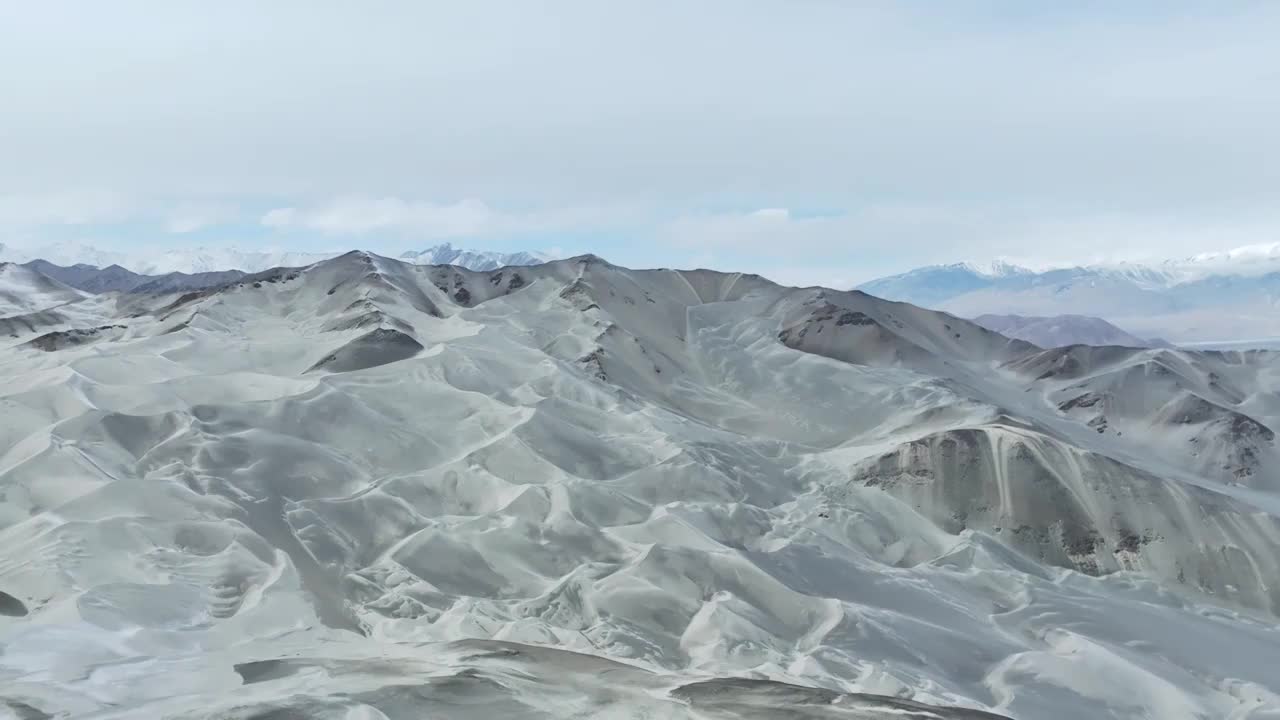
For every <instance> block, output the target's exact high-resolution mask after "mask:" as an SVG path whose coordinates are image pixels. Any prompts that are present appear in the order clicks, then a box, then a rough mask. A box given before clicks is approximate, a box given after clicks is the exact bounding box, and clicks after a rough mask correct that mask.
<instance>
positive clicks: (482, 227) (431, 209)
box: [261, 196, 633, 240]
mask: <svg viewBox="0 0 1280 720" xmlns="http://www.w3.org/2000/svg"><path fill="white" fill-rule="evenodd" d="M628 217H633V216H632V215H630V211H629V210H627V209H626V208H620V207H615V208H603V207H602V208H552V209H538V210H530V211H518V212H517V211H498V210H495V209H493V208H491V207H490V206H489V205H487V204H485V203H484V202H482V201H480V200H475V199H467V200H460V201H458V202H454V203H433V202H427V201H421V200H405V199H402V198H399V197H381V198H372V197H365V196H343V197H338V198H335V199H333V200H330V201H327V202H322V203H318V204H314V205H309V206H305V207H281V208H275V209H273V210H270V211H268V212H267V213H266V214H264V215H263V216H262V221H261V222H262V224H263V225H264V226H266V227H269V228H274V229H277V230H310V231H314V232H319V233H323V234H326V235H348V236H360V235H369V234H392V235H405V236H412V237H414V238H416V239H427V240H429V239H436V238H439V239H448V238H470V237H482V236H490V237H492V236H513V235H516V236H518V235H522V234H534V233H548V232H556V231H583V230H589V229H592V228H600V227H606V226H609V225H612V224H617V223H621V222H625V221H626V220H627V219H628Z"/></svg>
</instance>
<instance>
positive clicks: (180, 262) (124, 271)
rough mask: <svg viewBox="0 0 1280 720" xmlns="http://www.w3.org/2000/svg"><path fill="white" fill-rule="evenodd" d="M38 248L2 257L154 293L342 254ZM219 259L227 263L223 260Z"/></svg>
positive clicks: (441, 257) (495, 262)
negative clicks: (129, 253) (157, 254)
mask: <svg viewBox="0 0 1280 720" xmlns="http://www.w3.org/2000/svg"><path fill="white" fill-rule="evenodd" d="M32 252H44V251H43V250H42V251H22V252H18V251H14V250H13V249H12V248H6V247H4V246H3V245H0V261H9V262H13V263H16V264H21V265H24V266H26V267H28V268H31V269H33V270H36V271H38V272H39V273H40V274H42V275H45V276H47V277H49V278H52V279H54V280H57V281H58V282H60V283H62V284H64V285H67V286H69V287H71V288H75V289H77V290H82V291H85V292H89V293H105V292H129V293H150V294H162V293H171V292H190V291H193V290H203V289H205V288H210V287H217V286H219V285H225V284H226V283H229V282H233V281H235V280H238V279H240V278H241V277H244V276H245V275H248V274H250V273H256V272H262V271H264V270H267V269H270V268H273V267H302V266H306V265H310V264H313V263H315V262H319V261H320V260H324V259H328V258H329V257H332V256H334V255H337V254H339V253H334V254H333V255H328V254H312V253H295V252H287V253H277V252H240V251H237V250H217V251H206V250H192V251H190V252H188V253H186V254H185V255H181V256H180V255H179V254H178V251H174V254H173V255H168V256H164V257H162V258H161V259H160V260H159V261H154V262H153V261H147V260H141V259H134V260H132V261H129V262H130V264H131V267H132V268H139V267H142V268H152V267H175V266H177V267H183V268H187V269H186V270H169V271H166V272H139V271H136V270H135V269H131V267H125V266H123V265H121V264H118V263H115V262H112V263H110V264H108V265H95V264H92V263H89V262H76V263H72V264H68V265H62V264H58V263H56V262H53V261H50V260H49V259H48V258H46V257H38V258H34V259H26V256H27V255H30V254H31V253H32ZM49 253H50V254H51V255H52V256H54V257H61V258H66V257H84V258H88V259H91V260H99V261H101V260H104V259H106V258H109V257H118V256H119V254H118V253H102V252H99V251H96V250H93V249H91V248H90V249H84V248H79V249H77V248H72V247H70V246H68V247H63V248H53V249H51V250H49ZM401 259H402V260H403V261H404V262H409V263H413V264H415V265H455V266H458V267H464V268H467V269H468V270H476V271H488V270H495V269H497V268H500V267H507V266H515V265H537V264H539V263H543V262H546V261H547V260H549V259H550V258H548V257H547V256H545V255H542V254H539V253H532V252H516V253H499V252H476V251H472V250H463V249H461V248H455V247H453V246H452V245H449V244H448V243H445V244H443V245H436V246H434V247H430V248H427V249H426V250H420V251H411V252H406V253H404V254H403V255H401ZM216 263H225V264H223V265H220V266H219V265H217V264H216ZM199 268H205V269H199ZM211 268H217V269H211Z"/></svg>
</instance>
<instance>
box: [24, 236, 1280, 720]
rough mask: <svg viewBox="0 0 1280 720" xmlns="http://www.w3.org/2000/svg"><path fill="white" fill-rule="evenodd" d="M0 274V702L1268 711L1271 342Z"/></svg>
mask: <svg viewBox="0 0 1280 720" xmlns="http://www.w3.org/2000/svg"><path fill="white" fill-rule="evenodd" d="M21 270H23V269H15V268H14V267H13V266H6V268H5V275H4V276H3V279H4V284H3V285H2V286H0V291H2V293H3V294H2V297H3V302H4V303H5V305H4V308H5V311H4V312H5V313H6V314H7V316H6V317H10V316H18V315H21V316H23V317H24V318H28V319H34V320H33V321H31V322H27V321H25V320H24V321H23V322H22V323H18V322H10V323H9V324H8V325H5V326H4V327H5V328H6V329H8V330H9V331H10V332H8V333H7V334H5V335H4V336H3V337H0V717H5V716H6V713H7V714H8V716H12V717H16V718H44V717H76V718H81V717H84V718H126V717H144V718H156V717H173V718H228V719H229V718H241V719H244V720H248V719H249V718H256V719H257V720H265V719H267V718H271V719H272V720H283V719H286V718H343V719H345V720H373V719H380V718H393V719H397V718H418V717H473V718H489V717H535V718H537V717H555V718H568V717H606V718H666V717H687V718H729V717H751V716H758V717H770V718H775V717H794V718H863V719H868V718H894V719H895V720H902V719H904V718H956V719H960V718H971V719H974V720H977V719H979V718H992V717H1010V718H1018V719H1019V720H1034V719H1041V718H1043V719H1049V718H1061V719H1067V718H1070V719H1073V720H1074V719H1076V718H1084V717H1088V718H1134V719H1137V718H1160V719H1161V720H1209V719H1214V720H1216V719H1219V718H1231V719H1233V720H1244V719H1252V720H1263V719H1275V718H1280V675H1278V674H1277V673H1276V671H1275V669H1276V668H1277V667H1280V630H1278V629H1277V624H1276V623H1277V620H1276V617H1277V613H1278V612H1280V586H1277V584H1276V582H1275V578H1277V577H1280V522H1278V521H1277V516H1280V462H1277V460H1280V458H1277V457H1276V450H1275V439H1274V433H1273V432H1272V431H1271V428H1272V427H1276V426H1277V425H1278V424H1280V396H1277V394H1276V388H1277V380H1278V379H1280V361H1278V360H1277V357H1276V356H1274V355H1272V354H1269V353H1258V352H1255V353H1208V352H1187V351H1170V350H1134V349H1120V348H1084V347H1075V348H1059V349H1055V350H1045V351H1042V350H1040V349H1039V348H1036V347H1034V346H1031V345H1028V344H1026V343H1022V342H1016V341H1010V340H1007V339H1006V338H1003V337H1002V336H999V335H997V334H994V333H991V332H989V331H987V330H984V329H982V328H980V327H978V326H976V325H973V324H971V323H968V322H966V321H963V320H960V319H957V318H954V317H951V316H948V315H945V314H939V313H933V312H929V311H925V310H920V309H918V308H914V307H911V306H908V305H902V304H897V303H889V302H884V301H880V300H877V299H875V298H872V297H869V296H866V295H862V294H860V293H840V292H834V291H823V290H819V289H803V290H800V289H789V288H780V287H778V286H775V285H773V284H771V283H769V282H768V281H766V280H764V279H761V278H759V277H754V276H743V275H734V274H721V273H711V272H702V271H698V272H672V271H631V270H626V269H623V268H617V267H614V266H610V265H608V264H607V263H604V262H602V261H600V260H598V259H594V258H589V257H588V258H576V259H572V260H566V261H559V262H555V263H550V264H547V265H543V266H538V267H529V268H525V267H522V268H506V269H503V270H498V271H491V272H483V273H477V272H470V271H465V270H459V269H456V268H448V267H440V268H437V267H422V266H412V265H406V264H402V263H399V262H396V261H392V260H388V259H385V258H377V257H374V256H369V255H365V254H360V253H354V254H349V255H345V256H342V257H339V258H336V259H333V260H328V261H325V262H322V263H320V264H317V265H314V266H311V267H309V268H307V269H303V270H291V271H282V272H277V273H267V274H265V275H264V276H262V277H257V278H251V279H249V280H248V281H246V282H242V283H239V284H237V285H234V286H231V287H228V288H226V289H223V290H219V291H216V292H206V293H195V294H192V295H189V296H167V297H145V298H139V297H116V296H110V295H107V296H92V297H90V296H84V295H83V294H80V293H76V292H75V291H71V292H70V293H68V292H67V290H66V289H65V288H64V287H59V286H58V285H56V284H54V285H50V284H48V283H46V282H44V280H42V279H41V278H39V277H32V276H30V275H29V274H27V275H24V274H23V272H21ZM3 322H5V319H2V318H0V323H3Z"/></svg>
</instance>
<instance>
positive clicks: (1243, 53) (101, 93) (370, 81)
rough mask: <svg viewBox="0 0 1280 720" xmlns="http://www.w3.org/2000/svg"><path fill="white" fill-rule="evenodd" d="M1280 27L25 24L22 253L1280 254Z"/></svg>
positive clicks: (1150, 14) (20, 133) (48, 8)
mask: <svg viewBox="0 0 1280 720" xmlns="http://www.w3.org/2000/svg"><path fill="white" fill-rule="evenodd" d="M1277 38H1280V3H1275V2H1260V3H1245V2H1238V3H1236V2H1232V3H1228V2H1204V3H1178V2H1171V1H1170V2H1141V1H1137V0H1135V1H1134V2H1117V3H1113V2H1070V3H1059V2H1049V1H1048V0H1045V1H1044V2H1027V1H1019V2H995V1H988V2H977V1H974V2H966V1H964V0H955V1H952V2H946V3H932V2H912V3H908V2H901V3H887V2H886V3H876V2H852V1H842V0H776V1H774V0H735V1H732V2H730V1H728V0H725V1H718V0H682V1H680V2H667V1H666V0H646V1H645V2H622V1H621V0H619V1H616V2H610V1H607V0H592V1H586V0H584V1H581V2H577V1H563V2H560V1H557V0H547V1H546V2H527V1H516V0H512V1H511V2H490V1H488V0H458V1H457V2H450V3H445V2H426V1H421V2H407V1H406V2H379V1H377V0H363V1H362V2H343V3H338V2H324V1H322V0H315V1H311V2H295V1H293V0H270V1H264V0H254V1H252V2H240V1H239V0H221V1H219V2H204V1H202V2H182V1H176V0H167V1H165V2H151V1H148V2H128V1H127V0H114V1H113V2H97V1H93V2H89V1H86V2H59V1H58V0H41V1H40V2H26V1H23V2H17V1H15V0H0V242H3V243H9V244H15V245H24V244H25V245H37V244H42V243H47V242H59V241H78V242H87V243H92V244H96V245H100V246H103V247H110V248H125V247H139V248H141V247H170V246H178V245H192V246H195V245H238V246H241V247H252V246H256V245H261V246H271V247H288V248H295V249H300V250H306V249H315V250H327V249H336V248H350V247H364V248H368V249H372V250H375V251H381V252H388V253H391V252H396V251H399V250H403V249H407V248H410V247H424V246H427V245H431V244H435V243H437V242H441V241H452V242H454V243H455V244H458V245H463V246H467V247H474V248H482V249H500V250H515V249H543V250H546V249H557V250H559V251H560V252H564V253H577V252H583V251H592V252H595V253H597V254H600V255H603V256H605V257H607V258H609V259H611V260H613V261H615V262H618V263H621V264H626V265H632V266H692V265H704V266H706V265H710V266H714V267H719V268H722V269H727V270H748V271H756V272H763V273H765V274H766V275H770V276H772V277H775V278H776V279H779V280H782V281H787V282H797V283H799V282H806V283H807V282H815V283H823V284H831V285H847V284H850V283H852V282H856V281H860V280H865V279H869V278H870V277H873V276H877V275H882V274H886V273H890V272H896V271H900V270H904V269H908V268H910V267H913V266H916V265H921V264H925V263H933V262H950V261H956V260H977V261H982V260H989V259H991V258H994V257H997V256H1000V257H1006V258H1010V259H1013V260H1016V261H1022V262H1027V263H1033V264H1060V263H1068V262H1091V261H1098V260H1109V259H1145V258H1158V257H1171V256H1172V257H1177V256H1183V255H1188V254H1191V253H1195V252H1201V251H1211V250H1221V249H1226V248H1231V247H1235V246H1240V245H1249V244H1255V243H1270V242H1277V241H1280V42H1277Z"/></svg>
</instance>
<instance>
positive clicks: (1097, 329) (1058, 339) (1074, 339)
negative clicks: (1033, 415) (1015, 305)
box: [973, 315, 1168, 348]
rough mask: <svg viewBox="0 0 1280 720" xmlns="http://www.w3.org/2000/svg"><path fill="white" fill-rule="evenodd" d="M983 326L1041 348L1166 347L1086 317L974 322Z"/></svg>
mask: <svg viewBox="0 0 1280 720" xmlns="http://www.w3.org/2000/svg"><path fill="white" fill-rule="evenodd" d="M973 321H974V322H976V323H978V324H979V325H981V326H982V327H984V328H986V329H988V330H994V331H996V332H998V333H1000V334H1001V335H1004V336H1006V337H1011V338H1016V339H1018V340H1026V341H1027V342H1029V343H1032V344H1035V345H1039V346H1040V347H1044V348H1055V347H1066V346H1068V345H1118V346H1121V347H1138V348H1142V347H1167V346H1168V343H1166V342H1164V341H1163V340H1159V339H1150V340H1148V339H1144V338H1140V337H1137V336H1136V335H1132V334H1130V333H1127V332H1125V331H1124V330H1121V329H1120V328H1118V327H1116V326H1115V325H1112V324H1111V323H1109V322H1107V321H1106V320H1103V319H1102V318H1097V317H1090V316H1088V315H1054V316H1052V317H1035V316H1026V315H979V316H978V317H976V318H974V319H973Z"/></svg>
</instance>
